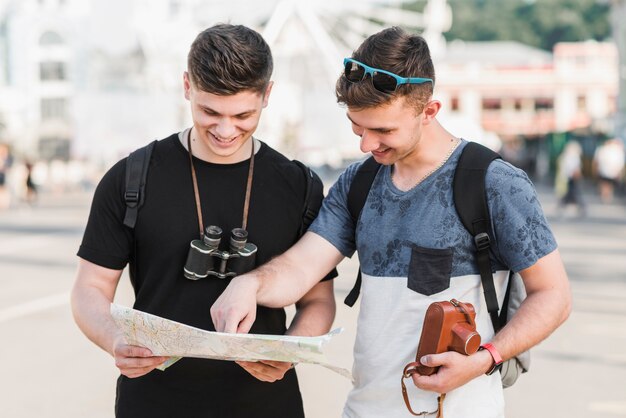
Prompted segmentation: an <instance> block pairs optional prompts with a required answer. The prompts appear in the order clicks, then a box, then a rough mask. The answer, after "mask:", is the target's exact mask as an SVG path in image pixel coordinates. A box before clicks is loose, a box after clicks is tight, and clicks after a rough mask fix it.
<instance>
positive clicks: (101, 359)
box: [0, 193, 626, 418]
mask: <svg viewBox="0 0 626 418" xmlns="http://www.w3.org/2000/svg"><path fill="white" fill-rule="evenodd" d="M88 198H89V197H88V196H87V195H85V194H67V195H63V196H51V195H47V196H43V197H42V199H41V202H40V204H39V205H38V206H37V207H35V208H20V209H19V210H18V209H14V210H11V211H6V212H0V359H2V367H1V368H0V417H3V418H4V417H7V418H22V417H50V418H61V417H62V418H74V417H76V418H78V417H80V418H83V417H91V418H100V417H102V418H104V417H112V416H113V413H112V405H113V397H114V380H115V377H116V369H115V367H114V366H113V362H112V360H111V358H109V357H108V355H106V354H105V353H103V352H102V351H100V350H99V349H97V348H96V347H95V346H93V345H92V344H91V343H89V342H88V341H87V340H86V338H85V337H84V336H83V335H82V334H81V333H80V332H79V331H78V329H77V328H76V326H75V325H74V323H73V321H72V319H71V314H70V310H69V304H68V296H69V289H70V287H71V284H72V281H73V277H74V272H75V262H76V260H75V256H74V254H75V252H76V249H77V247H78V243H79V241H80V237H81V234H82V229H83V225H84V222H85V220H86V216H87V206H88ZM541 199H542V202H543V205H544V209H545V210H546V212H547V213H548V214H549V217H550V221H551V224H552V226H553V228H554V230H555V233H556V235H557V239H558V241H559V244H560V247H561V252H562V254H563V258H564V260H565V263H566V266H567V270H568V272H569V275H570V278H571V281H572V289H573V294H574V312H573V313H572V316H571V318H570V320H569V321H568V322H567V323H566V324H565V325H564V326H563V327H562V328H561V329H559V330H558V331H557V332H556V333H555V334H554V335H553V336H552V337H550V338H549V339H548V340H547V341H545V342H544V343H542V344H541V345H540V346H539V347H537V348H535V349H534V350H533V365H532V370H531V372H530V373H528V374H527V375H525V376H523V377H522V378H521V380H520V382H518V383H517V384H516V386H514V387H513V388H510V389H507V391H506V392H505V393H506V398H507V405H508V406H507V417H509V418H526V417H537V418H547V417H568V418H579V417H580V418H582V417H597V418H610V417H626V385H625V383H624V381H625V380H626V379H625V378H626V349H625V348H624V347H626V305H625V304H624V301H625V300H626V209H625V208H624V206H623V205H618V204H614V205H608V206H606V205H601V204H600V203H599V202H598V201H597V199H596V198H595V197H594V196H593V193H590V194H589V195H588V202H589V214H588V216H587V217H586V218H583V219H579V218H576V217H575V214H574V213H570V212H568V213H565V214H564V215H563V216H561V215H559V214H558V212H557V210H556V205H555V203H554V199H553V198H552V197H551V195H550V194H549V193H542V194H541ZM355 271H356V265H355V263H354V261H350V260H348V261H346V262H344V263H343V264H342V265H341V266H340V273H341V278H340V279H338V280H337V281H336V288H337V292H336V294H337V300H338V307H339V308H338V314H337V319H336V326H342V327H345V328H346V331H345V332H344V334H343V335H341V336H339V337H337V339H336V341H335V343H334V344H333V346H332V347H331V358H333V359H334V361H335V362H336V363H338V364H341V365H343V366H345V367H350V366H351V349H352V342H353V340H354V332H355V323H356V315H357V313H358V308H353V309H349V308H347V307H345V306H344V305H343V304H342V301H343V298H344V297H345V295H346V293H347V291H348V290H349V288H350V287H351V285H352V282H353V278H354V274H355ZM125 283H127V282H125ZM117 299H118V302H120V303H123V304H127V305H130V304H132V297H131V293H130V289H129V287H128V285H127V284H125V285H124V286H123V287H122V288H120V290H119V292H118V295H117ZM298 370H299V374H300V378H301V382H302V391H303V394H304V398H305V404H306V409H307V412H308V416H309V417H313V418H317V417H334V416H340V413H341V408H342V404H343V400H344V399H345V396H346V393H347V392H348V390H349V388H350V385H349V383H348V382H347V381H346V380H345V379H344V378H342V377H340V376H338V375H335V374H334V373H333V372H331V371H328V370H326V369H322V368H319V367H314V366H307V365H300V366H298Z"/></svg>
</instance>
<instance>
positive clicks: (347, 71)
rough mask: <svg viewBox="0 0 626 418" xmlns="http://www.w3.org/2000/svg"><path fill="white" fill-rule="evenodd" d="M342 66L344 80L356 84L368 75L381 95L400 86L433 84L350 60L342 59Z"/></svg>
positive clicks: (427, 79)
mask: <svg viewBox="0 0 626 418" xmlns="http://www.w3.org/2000/svg"><path fill="white" fill-rule="evenodd" d="M343 66H344V71H343V75H344V76H345V77H346V80H348V81H349V82H351V83H358V82H360V81H363V80H364V79H365V76H367V75H368V74H369V76H370V78H371V79H372V85H373V86H374V88H375V89H376V90H378V91H382V92H383V93H392V92H394V91H395V90H396V88H398V86H399V85H400V84H423V83H431V84H434V83H433V80H432V79H430V78H420V77H400V76H399V75H397V74H394V73H390V72H389V71H385V70H381V69H378V68H372V67H368V66H367V65H365V64H363V63H362V62H359V61H357V60H353V59H352V58H344V59H343Z"/></svg>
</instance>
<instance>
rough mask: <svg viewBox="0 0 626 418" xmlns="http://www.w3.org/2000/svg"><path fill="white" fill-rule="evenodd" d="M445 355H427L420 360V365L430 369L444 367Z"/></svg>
mask: <svg viewBox="0 0 626 418" xmlns="http://www.w3.org/2000/svg"><path fill="white" fill-rule="evenodd" d="M444 358H445V353H441V354H427V355H425V356H422V357H421V358H420V363H422V364H423V365H424V366H428V367H439V366H441V365H443V363H444Z"/></svg>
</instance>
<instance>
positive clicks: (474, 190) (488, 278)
mask: <svg viewBox="0 0 626 418" xmlns="http://www.w3.org/2000/svg"><path fill="white" fill-rule="evenodd" d="M497 158H500V156H499V155H498V154H497V153H495V152H493V151H491V150H490V149H489V148H487V147H484V146H482V145H480V144H477V143H475V142H469V143H468V144H467V145H466V146H465V148H464V149H463V152H462V154H461V157H460V158H459V163H458V165H457V167H456V171H455V172H454V180H453V183H452V187H453V199H454V206H455V208H456V211H457V213H458V214H459V218H461V222H462V223H463V225H464V226H465V229H467V230H468V231H469V232H470V234H472V237H473V238H474V244H475V245H476V262H477V264H478V270H479V271H480V280H481V282H482V285H483V290H484V292H485V301H486V303H487V310H488V311H489V315H490V316H491V322H492V323H493V327H494V330H495V332H498V331H499V330H500V328H502V325H503V324H502V322H501V319H500V317H499V316H498V310H499V308H498V298H497V295H496V289H495V285H494V283H493V274H492V272H491V261H490V259H489V248H490V247H491V243H492V241H493V237H492V236H491V235H492V229H491V221H490V218H489V208H488V206H487V194H486V192H485V175H486V174H487V167H489V164H491V162H492V161H493V160H495V159H497ZM502 311H503V312H505V311H506V309H502Z"/></svg>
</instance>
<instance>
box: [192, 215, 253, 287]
mask: <svg viewBox="0 0 626 418" xmlns="http://www.w3.org/2000/svg"><path fill="white" fill-rule="evenodd" d="M221 240H222V228H220V227H219V226H215V225H210V226H207V227H206V231H205V234H204V238H203V239H202V240H199V239H194V240H193V241H191V243H190V248H189V253H188V254H187V261H186V262H185V267H184V269H183V273H184V275H185V277H186V278H187V279H189V280H198V279H203V278H205V277H208V276H214V277H217V278H219V279H226V278H231V277H234V276H237V275H239V274H243V273H246V272H248V271H250V270H252V269H253V268H254V266H255V262H256V252H257V246H256V245H254V244H252V243H249V242H247V241H248V232H247V231H246V230H245V229H242V228H235V229H233V230H232V231H231V233H230V243H229V250H228V251H222V250H220V249H219V246H220V242H221Z"/></svg>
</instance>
